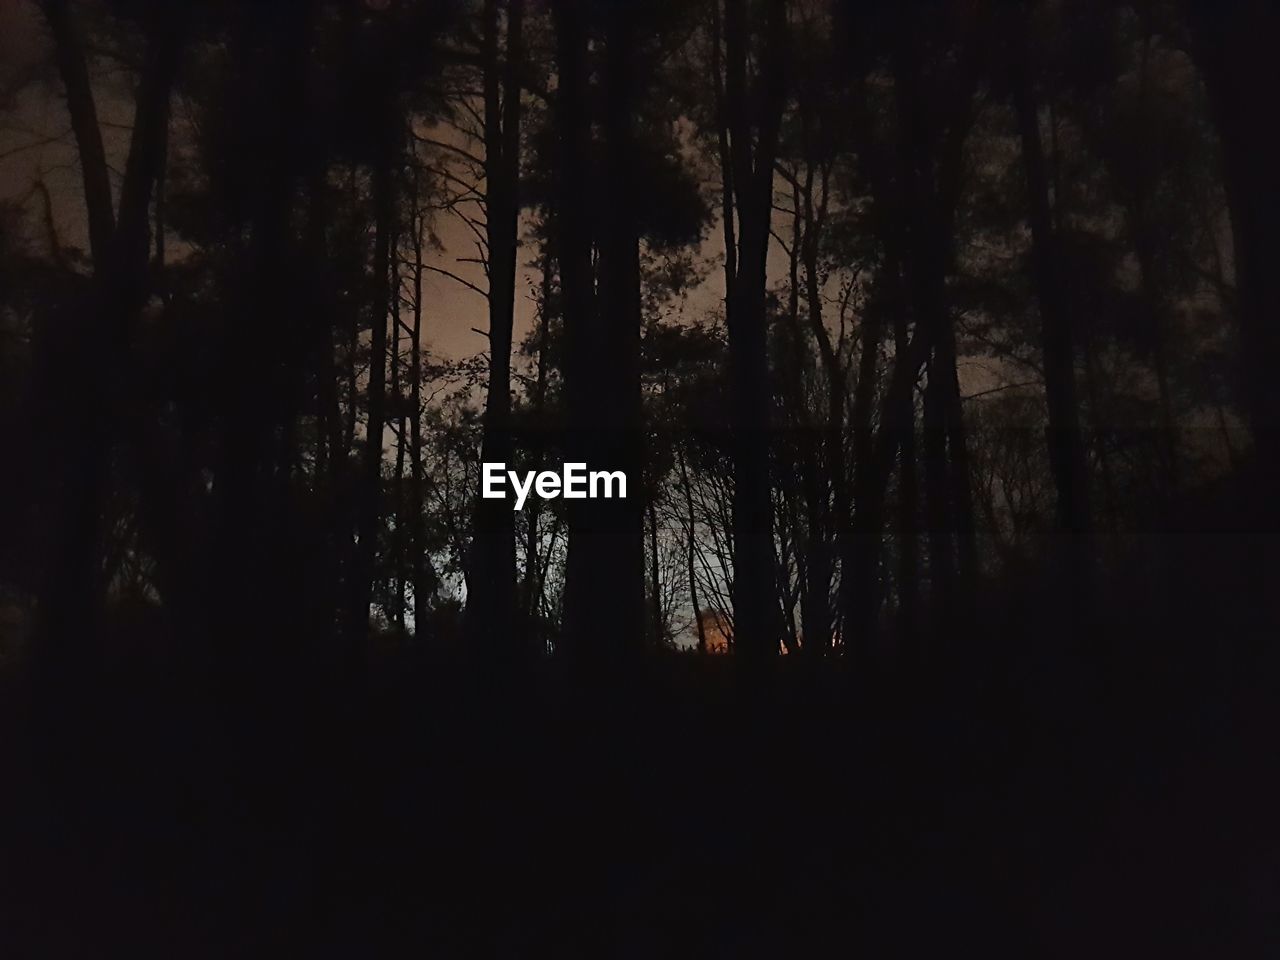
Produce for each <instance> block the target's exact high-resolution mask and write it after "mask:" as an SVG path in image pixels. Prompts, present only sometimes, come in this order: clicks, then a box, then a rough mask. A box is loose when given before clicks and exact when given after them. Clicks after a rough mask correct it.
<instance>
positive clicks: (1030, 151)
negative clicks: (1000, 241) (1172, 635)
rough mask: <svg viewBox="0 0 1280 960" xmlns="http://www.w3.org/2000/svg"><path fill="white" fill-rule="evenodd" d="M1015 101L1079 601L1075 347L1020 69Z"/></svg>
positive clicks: (1082, 578) (1080, 456) (1048, 395)
mask: <svg viewBox="0 0 1280 960" xmlns="http://www.w3.org/2000/svg"><path fill="white" fill-rule="evenodd" d="M1013 101H1014V108H1015V110H1016V112H1017V115H1018V130H1019V134H1020V135H1021V139H1022V168H1023V173H1024V175H1025V177H1026V181H1027V195H1028V199H1029V204H1028V211H1029V217H1028V219H1029V220H1030V224H1031V246H1032V249H1031V255H1032V260H1033V265H1034V268H1035V283H1036V297H1037V299H1038V301H1039V304H1040V339H1041V345H1042V346H1041V349H1042V353H1043V356H1044V386H1045V401H1046V406H1047V407H1048V411H1049V424H1048V432H1047V438H1048V451H1049V464H1050V468H1051V469H1052V471H1053V479H1054V486H1055V487H1056V489H1057V494H1058V499H1057V507H1058V509H1057V522H1058V530H1059V532H1060V534H1061V535H1062V536H1064V537H1066V538H1067V540H1068V542H1067V543H1066V544H1065V547H1066V559H1067V562H1068V570H1067V576H1068V579H1069V581H1070V583H1071V588H1072V589H1071V593H1072V596H1073V598H1074V600H1075V601H1076V602H1077V603H1082V602H1085V601H1086V599H1087V595H1088V593H1089V585H1088V581H1089V564H1090V563H1091V548H1090V544H1089V535H1090V531H1091V529H1092V510H1091V506H1090V495H1089V468H1088V462H1087V460H1086V458H1085V449H1084V439H1083V437H1082V436H1081V432H1080V408H1079V401H1078V399H1077V395H1076V374H1075V344H1074V341H1073V337H1072V330H1071V322H1070V319H1069V318H1068V316H1067V313H1066V304H1065V302H1064V299H1063V297H1064V292H1063V289H1062V285H1061V279H1060V278H1059V276H1058V257H1057V251H1056V246H1057V237H1056V234H1055V230H1054V218H1053V212H1052V208H1051V206H1050V203H1049V175H1048V171H1047V169H1046V165H1045V159H1044V149H1043V146H1042V142H1041V138H1040V114H1039V110H1038V107H1037V103H1036V99H1035V96H1034V94H1033V93H1032V90H1031V87H1030V80H1029V78H1028V77H1027V76H1026V72H1025V69H1024V68H1023V65H1022V64H1021V63H1019V64H1018V66H1017V69H1015V70H1014V72H1013Z"/></svg>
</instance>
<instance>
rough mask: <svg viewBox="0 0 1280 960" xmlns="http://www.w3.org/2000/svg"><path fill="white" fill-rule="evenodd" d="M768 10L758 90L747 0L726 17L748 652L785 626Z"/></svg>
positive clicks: (742, 620) (742, 623) (771, 12)
mask: <svg viewBox="0 0 1280 960" xmlns="http://www.w3.org/2000/svg"><path fill="white" fill-rule="evenodd" d="M766 10H767V14H766V22H765V23H764V24H763V25H762V33H763V52H762V54H761V59H760V76H759V78H758V80H759V87H760V89H759V91H758V95H757V96H752V95H751V93H752V92H753V91H749V90H748V74H747V60H748V57H747V51H748V48H749V47H750V46H751V37H750V33H751V31H750V30H749V28H748V23H747V4H746V0H727V2H726V7H725V19H724V28H725V31H724V32H725V59H726V69H727V72H726V82H725V90H726V100H725V104H726V113H727V117H726V120H727V125H728V132H729V139H730V149H731V155H732V156H731V159H732V169H733V190H734V195H735V200H736V204H735V207H736V212H737V220H738V238H737V254H738V263H737V269H736V270H735V271H734V277H733V284H732V286H731V288H730V289H729V290H728V292H727V296H728V301H727V314H728V327H729V358H730V370H729V373H730V383H731V387H730V389H731V395H732V398H733V430H734V442H733V451H734V457H733V460H734V503H733V533H734V536H733V548H734V557H733V564H734V575H733V607H734V617H733V619H734V647H735V649H736V650H738V652H739V653H741V654H742V655H744V656H748V657H753V658H754V657H766V656H771V655H773V654H775V653H776V652H777V650H778V640H779V634H780V632H781V618H780V615H779V614H780V611H779V610H778V608H777V593H776V590H775V582H774V545H773V523H772V519H773V503H772V499H771V497H770V480H769V473H770V471H769V461H770V443H769V435H770V421H771V413H772V410H771V407H772V404H771V402H770V401H771V391H770V379H769V360H768V347H767V330H766V318H765V285H766V279H767V271H766V258H767V255H768V249H769V229H770V220H771V216H772V205H773V166H774V162H775V159H776V154H777V147H778V128H779V125H780V123H781V117H782V109H783V106H784V100H785V77H784V74H783V69H784V59H785V56H786V51H785V43H786V32H787V31H786V10H785V6H784V4H783V2H782V0H770V2H769V3H768V4H767V7H766ZM753 107H754V108H755V109H754V110H753V109H752V108H753ZM753 114H754V115H753ZM753 134H754V136H753ZM753 140H754V143H755V149H754V150H752V146H751V145H752V142H753Z"/></svg>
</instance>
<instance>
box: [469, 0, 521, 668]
mask: <svg viewBox="0 0 1280 960" xmlns="http://www.w3.org/2000/svg"><path fill="white" fill-rule="evenodd" d="M523 10H524V3H523V0H508V3H507V29H506V54H505V57H504V58H502V62H500V58H499V54H498V44H499V27H498V0H485V5H484V145H485V204H486V214H485V226H486V234H487V236H486V239H487V242H488V249H489V386H488V392H487V395H486V400H485V411H484V440H483V444H482V452H481V460H482V461H483V462H485V463H503V464H506V465H507V468H508V469H510V468H512V467H514V464H513V463H512V460H513V458H514V455H515V447H514V444H513V441H512V436H511V337H512V326H513V323H514V317H515V293H516V266H517V263H516V261H517V257H518V250H519V221H520V201H519V184H520V70H521V63H522V59H523V53H522V42H523V41H522V20H523ZM471 549H472V557H473V560H472V577H471V588H472V592H471V593H470V594H469V595H468V602H467V629H468V634H469V640H470V641H471V643H472V644H483V645H485V646H488V647H491V648H493V649H495V650H496V649H502V648H505V650H506V652H507V653H508V654H510V653H511V652H513V651H514V650H515V649H516V645H517V637H516V636H515V634H516V622H515V602H516V554H515V549H516V544H515V516H514V513H513V511H512V510H511V505H510V504H509V503H507V502H506V501H505V500H485V499H483V498H481V499H477V501H476V533H475V541H474V543H473V544H472V547H471Z"/></svg>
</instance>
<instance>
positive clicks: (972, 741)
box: [0, 624, 1280, 958]
mask: <svg viewBox="0 0 1280 960" xmlns="http://www.w3.org/2000/svg"><path fill="white" fill-rule="evenodd" d="M1188 627H1189V628H1191V629H1196V630H1197V631H1198V635H1197V636H1196V637H1195V640H1196V643H1195V644H1194V645H1190V644H1188V645H1185V646H1184V645H1180V644H1178V643H1177V642H1175V641H1174V640H1173V639H1171V638H1170V636H1169V635H1168V634H1167V633H1165V634H1163V635H1162V636H1161V638H1160V640H1159V644H1160V645H1161V649H1162V650H1163V651H1164V652H1163V653H1162V654H1161V655H1160V657H1159V658H1158V663H1159V664H1160V667H1159V669H1153V668H1152V663H1153V661H1152V658H1151V656H1150V654H1149V652H1148V651H1147V650H1146V649H1144V647H1143V644H1141V643H1138V642H1133V641H1132V638H1133V634H1132V632H1131V631H1130V630H1129V628H1125V631H1124V634H1123V635H1124V636H1126V637H1129V638H1130V640H1131V643H1130V647H1129V648H1126V649H1128V650H1129V652H1128V653H1125V654H1123V655H1121V654H1119V653H1116V652H1114V651H1113V652H1112V653H1110V654H1107V655H1106V656H1104V657H1102V658H1101V659H1098V660H1096V661H1093V662H1092V663H1091V665H1090V666H1089V667H1087V668H1086V667H1084V666H1082V665H1081V664H1082V663H1083V661H1081V660H1079V659H1077V658H1073V657H1071V656H1068V655H1062V656H1057V657H1055V656H1040V657H1035V658H1029V657H1023V658H1020V659H1014V660H1007V659H1004V658H999V659H988V660H987V665H986V666H977V665H976V664H977V663H978V662H979V661H981V660H982V659H983V658H981V657H975V656H972V655H966V656H964V657H963V658H961V657H959V656H952V657H949V658H947V657H940V658H938V660H937V662H935V663H934V665H933V666H931V667H929V668H922V669H917V670H912V671H905V670H902V669H894V668H890V667H885V666H881V667H876V668H871V669H867V670H864V671H861V672H859V673H858V674H856V675H852V676H851V675H849V672H848V671H847V670H845V669H843V667H842V666H839V665H832V664H830V663H827V664H822V665H819V666H818V667H816V668H815V667H813V666H812V665H810V664H806V663H803V662H801V661H798V660H795V659H789V662H781V663H779V664H777V665H776V668H774V669H771V670H770V671H768V672H767V673H765V674H763V675H758V676H757V675H751V676H748V675H746V674H744V673H743V672H742V668H741V667H740V666H739V665H737V664H735V662H734V661H733V659H731V658H723V657H720V658H710V659H699V658H696V657H690V656H674V655H673V656H670V657H655V658H653V659H652V660H651V661H649V662H647V663H646V664H645V665H644V668H643V670H641V671H638V672H636V673H633V674H631V675H630V676H629V677H628V680H627V682H626V683H625V684H620V685H601V686H593V687H590V688H589V690H588V692H585V693H584V692H582V691H581V690H579V692H578V693H575V692H574V691H575V690H578V689H579V688H577V687H575V686H574V685H573V684H572V683H570V681H569V680H568V678H567V677H566V676H564V675H563V673H562V672H561V669H560V667H558V666H557V665H555V664H552V663H543V664H541V665H538V666H537V667H536V668H535V669H534V670H532V671H531V672H527V673H525V674H524V675H523V676H521V677H520V678H518V680H516V681H513V682H511V683H509V684H503V683H496V682H494V681H493V680H492V679H489V680H485V681H483V682H482V681H481V680H479V679H477V678H478V677H479V676H481V675H480V674H478V673H476V672H475V671H472V670H468V669H466V668H464V667H462V666H460V665H458V664H449V663H443V662H419V661H417V660H416V659H415V658H414V657H413V656H412V655H409V654H404V655H402V656H400V657H396V658H390V659H388V660H386V661H385V662H383V663H381V664H380V665H378V666H377V667H376V668H375V669H373V670H372V671H371V673H370V678H369V680H368V682H367V683H366V684H364V685H362V687H361V689H359V690H354V689H352V688H351V687H350V685H347V686H341V687H339V686H336V685H330V684H324V683H320V682H317V681H307V680H305V679H303V678H300V677H299V678H292V679H290V680H288V682H285V681H284V680H277V682H276V683H274V684H260V685H259V686H258V688H257V691H256V693H255V692H252V691H247V690H242V691H239V692H238V693H237V694H236V695H235V696H224V697H216V696H214V695H213V694H212V693H211V692H210V691H209V690H208V689H207V688H206V687H203V686H198V685H193V684H184V683H182V682H181V681H179V680H177V679H176V678H175V677H174V676H173V675H170V674H168V673H166V672H164V671H161V670H159V668H143V667H141V666H139V665H138V664H137V663H132V664H127V665H126V664H120V665H118V666H116V667H113V668H109V669H107V670H105V671H104V672H103V673H102V674H100V675H98V676H96V677H95V678H94V680H93V682H92V683H90V684H87V685H86V688H85V691H83V692H81V693H80V694H78V695H76V696H74V697H71V696H70V695H69V694H68V695H67V696H66V697H64V698H63V702H62V703H61V704H59V705H58V706H57V707H56V709H55V708H51V707H50V705H49V703H48V702H41V703H35V702H34V701H33V698H32V697H30V696H28V694H29V693H30V691H29V689H28V688H27V687H26V685H25V683H24V681H23V677H22V674H21V673H19V672H11V673H10V674H8V675H7V676H6V677H5V683H6V689H5V691H4V696H3V703H4V709H5V713H6V716H5V717H4V721H5V722H4V725H3V729H4V732H5V741H4V747H5V752H6V757H5V767H4V769H5V771H7V772H6V775H5V777H4V786H3V788H2V790H0V798H2V799H0V802H2V804H3V809H2V811H0V813H2V814H3V817H2V820H0V825H2V827H3V830H2V833H0V836H2V838H3V847H2V848H0V955H4V956H12V957H98V956H103V957H106V956H125V955H141V953H140V952H139V951H145V952H147V953H153V952H156V951H159V952H160V953H161V955H166V956H171V957H226V956H243V955H257V954H260V953H266V954H274V955H296V956H306V957H328V956H332V957H356V956H370V955H384V954H389V955H413V954H416V955H423V951H424V949H425V950H426V954H425V955H429V956H480V957H487V956H590V957H601V956H622V957H655V956H673V955H695V956H726V957H736V956H747V955H757V954H766V955H775V956H829V955H833V954H838V953H843V952H848V950H849V949H852V948H863V949H864V952H865V954H866V955H869V956H875V957H887V956H939V955H950V954H952V953H953V952H956V953H969V952H975V951H977V950H979V949H983V950H992V949H996V948H1000V947H1004V948H1009V949H1012V950H1015V951H1016V952H1017V953H1016V955H1020V956H1027V957H1041V956H1043V957H1063V958H1068V957H1072V958H1074V957H1080V956H1090V957H1142V956H1196V957H1214V958H1227V957H1251V956H1258V957H1261V956H1274V955H1277V950H1280V936H1278V935H1280V816H1278V815H1277V810H1280V751H1277V750H1276V749H1275V746H1274V740H1275V736H1276V731H1278V730H1280V696H1277V693H1280V690H1277V688H1276V678H1277V676H1278V675H1280V673H1278V672H1277V670H1276V669H1275V665H1276V657H1275V654H1274V653H1273V652H1269V651H1268V650H1267V647H1266V646H1265V645H1260V644H1258V643H1256V642H1254V641H1258V640H1265V638H1262V637H1256V638H1240V637H1235V638H1233V639H1232V642H1231V644H1230V651H1229V652H1228V651H1227V648H1226V645H1225V643H1218V644H1215V643H1213V642H1211V639H1212V638H1209V637H1206V636H1205V635H1204V633H1203V632H1202V631H1200V630H1199V628H1197V627H1196V626H1195V624H1188ZM1119 635H1120V633H1119V631H1118V632H1117V636H1119ZM1006 640H1008V641H1009V642H1010V643H1014V644H1016V643H1019V642H1020V643H1022V644H1023V645H1024V646H1025V647H1026V648H1027V649H1032V648H1034V646H1033V641H1038V642H1039V644H1040V648H1041V649H1043V646H1044V645H1045V644H1046V643H1047V641H1046V640H1045V638H1044V637H1037V638H1033V637H1029V636H1028V637H1009V638H1006ZM975 642H976V641H975ZM1151 643H1152V644H1155V643H1156V641H1155V640H1154V639H1152V641H1151ZM1179 650H1182V651H1184V652H1183V653H1179V652H1178V651H1179ZM1193 650H1199V651H1208V652H1207V653H1205V655H1203V656H1200V655H1192V654H1191V653H1190V652H1188V651H1193ZM997 662H999V663H1004V664H1005V666H1002V667H999V668H995V667H992V666H991V663H997ZM55 699H56V698H55ZM837 946H838V947H840V949H837ZM123 951H127V952H123Z"/></svg>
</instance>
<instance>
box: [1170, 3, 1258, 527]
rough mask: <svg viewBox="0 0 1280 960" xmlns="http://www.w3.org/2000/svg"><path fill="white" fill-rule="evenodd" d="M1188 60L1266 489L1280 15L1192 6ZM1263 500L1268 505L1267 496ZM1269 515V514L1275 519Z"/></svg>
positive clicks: (1249, 6) (1245, 7)
mask: <svg viewBox="0 0 1280 960" xmlns="http://www.w3.org/2000/svg"><path fill="white" fill-rule="evenodd" d="M1190 5H1191V11H1192V25H1193V28H1194V53H1195V56H1196V60H1197V63H1198V64H1199V66H1200V71H1201V74H1202V75H1203V77H1204V82H1205V88H1206V90H1207V91H1208V95H1209V104H1210V109H1211V111H1212V114H1213V119H1214V123H1215V125H1216V126H1217V130H1218V137H1219V140H1220V142H1221V147H1222V165H1223V183H1224V185H1225V188H1226V194H1227V203H1228V206H1229V207H1230V210H1231V232H1232V239H1233V246H1234V251H1235V254H1234V256H1235V274H1236V288H1237V290H1238V291H1239V314H1240V355H1241V358H1242V361H1243V368H1244V383H1245V389H1244V400H1245V408H1246V410H1247V412H1248V416H1249V422H1250V426H1251V428H1252V431H1253V437H1254V447H1255V451H1256V456H1257V459H1258V463H1259V466H1260V467H1261V474H1262V480H1263V486H1264V488H1266V489H1268V490H1269V489H1272V488H1274V486H1275V484H1276V482H1277V480H1278V479H1280V381H1278V380H1277V378H1276V370H1277V369H1280V273H1278V272H1277V271H1276V269H1275V265H1274V263H1273V259H1274V252H1275V249H1276V246H1277V243H1276V231H1277V229H1278V228H1277V225H1278V224H1280V191H1276V190H1275V188H1274V182H1275V172H1276V170H1277V169H1280V131H1277V129H1276V125H1275V124H1274V123H1268V122H1260V119H1259V116H1258V112H1257V107H1256V105H1257V104H1259V103H1269V102H1274V101H1275V99H1276V96H1277V95H1278V94H1280V59H1277V57H1276V55H1275V51H1274V49H1273V45H1274V43H1273V41H1274V38H1275V36H1276V35H1277V33H1278V32H1280V12H1278V11H1277V10H1276V8H1275V5H1274V4H1272V3H1266V2H1256V0H1191V4H1190ZM1268 501H1269V502H1273V498H1271V497H1270V496H1269V495H1268ZM1274 519H1275V516H1274V515H1273V520H1274Z"/></svg>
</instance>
